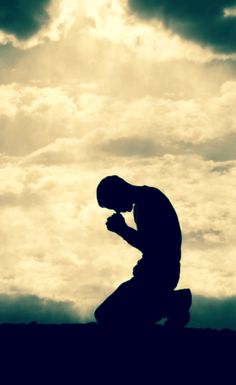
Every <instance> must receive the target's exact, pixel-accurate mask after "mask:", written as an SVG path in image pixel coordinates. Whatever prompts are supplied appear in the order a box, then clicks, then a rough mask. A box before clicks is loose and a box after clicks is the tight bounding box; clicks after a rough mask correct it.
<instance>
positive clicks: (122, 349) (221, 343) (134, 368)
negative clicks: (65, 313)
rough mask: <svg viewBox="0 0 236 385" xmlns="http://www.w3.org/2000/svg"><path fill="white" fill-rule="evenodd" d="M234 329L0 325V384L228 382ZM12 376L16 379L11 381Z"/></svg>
mask: <svg viewBox="0 0 236 385" xmlns="http://www.w3.org/2000/svg"><path fill="white" fill-rule="evenodd" d="M235 347H236V332H234V331H232V330H227V329H225V330H221V331H217V330H212V329H190V328H185V329H183V330H182V331H181V332H177V331H176V332H173V331H172V332H170V331H167V330H166V329H165V328H164V327H163V326H159V325H156V326H153V327H152V328H149V329H136V330H135V329H132V330H130V331H129V330H126V331H124V330H123V331H122V330H108V329H103V328H101V327H100V326H99V325H97V324H95V323H91V324H65V325H42V324H29V325H24V324H22V325H8V324H3V325H0V352H1V361H0V367H1V372H0V373H1V378H3V376H6V379H5V380H4V381H3V382H2V381H1V383H2V384H3V385H7V384H25V383H30V384H32V385H34V384H39V383H40V384H52V385H54V384H58V383H64V384H65V385H70V384H81V385H86V384H90V383H91V384H104V383H106V384H111V385H113V384H132V385H133V384H138V383H142V384H145V385H146V384H147V385H148V384H169V383H170V384H173V383H174V384H183V383H188V384H193V383H200V384H213V383H214V382H215V381H216V383H222V384H230V383H234V382H235V372H236V369H235ZM13 377H14V378H16V379H17V380H13Z"/></svg>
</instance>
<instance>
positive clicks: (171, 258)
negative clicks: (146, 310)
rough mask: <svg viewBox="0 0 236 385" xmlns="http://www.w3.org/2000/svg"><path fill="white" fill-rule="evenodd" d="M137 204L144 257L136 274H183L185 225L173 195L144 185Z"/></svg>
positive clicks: (167, 276)
mask: <svg viewBox="0 0 236 385" xmlns="http://www.w3.org/2000/svg"><path fill="white" fill-rule="evenodd" d="M140 189H141V190H140V195H139V198H138V200H137V201H136V203H135V206H134V220H135V223H136V225H137V231H138V235H139V239H140V243H141V251H142V253H143V255H142V259H141V260H140V261H139V262H138V264H137V265H136V266H135V267H134V269H133V274H134V277H146V278H147V277H149V278H150V279H153V278H155V279H157V280H159V281H160V280H163V282H164V281H165V282H166V280H168V279H170V280H171V279H175V278H173V277H175V276H177V278H176V279H177V281H178V277H179V266H180V263H179V262H180V258H181V242H182V236H181V229H180V225H179V221H178V217H177V214H176V212H175V210H174V208H173V206H172V204H171V203H170V201H169V199H168V198H167V197H166V196H165V195H164V194H163V193H162V192H161V191H160V190H158V189H157V188H154V187H148V186H142V187H141V188H140Z"/></svg>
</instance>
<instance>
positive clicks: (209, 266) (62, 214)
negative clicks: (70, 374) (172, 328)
mask: <svg viewBox="0 0 236 385" xmlns="http://www.w3.org/2000/svg"><path fill="white" fill-rule="evenodd" d="M235 105H236V1H230V0H229V1H222V0H219V1H214V2H213V1H210V0H209V1H206V0H204V2H203V1H202V0H201V1H199V0H198V1H196V0H191V1H190V0H186V1H181V2H178V1H176V0H175V1H174V0H163V1H158V0H156V1H151V0H145V1H144V0H129V1H127V0H96V1H95V0H80V1H79V0H34V1H29V2H27V1H23V0H11V1H10V2H9V1H8V0H0V166H1V168H0V180H1V183H0V222H1V226H0V240H1V251H0V253H1V256H0V322H5V321H6V322H20V321H26V322H28V321H32V320H37V321H39V322H57V321H58V322H63V321H65V322H75V321H78V320H80V321H87V320H92V319H93V318H92V317H93V316H92V314H93V311H94V309H95V308H96V306H97V305H98V304H99V303H100V302H101V301H102V300H103V299H104V298H105V297H106V296H107V295H108V294H109V293H111V292H112V291H113V290H114V289H115V288H116V287H117V285H118V284H119V283H121V282H122V281H123V280H127V279H129V278H130V276H131V273H132V267H133V265H134V264H135V263H136V261H137V260H138V259H139V258H140V254H139V252H138V251H137V250H135V249H132V248H131V247H130V246H129V245H128V244H126V243H125V242H124V241H122V239H121V238H119V237H118V236H117V235H115V234H113V233H111V232H108V231H107V230H106V227H105V221H106V218H107V216H109V215H111V212H109V210H105V209H103V210H102V209H100V208H99V207H98V206H97V202H96V196H95V193H96V186H97V184H98V183H99V181H100V180H101V179H102V178H103V177H104V176H106V175H112V174H117V175H119V176H121V177H123V178H124V179H126V180H127V181H128V182H130V183H133V184H136V185H144V184H146V185H151V186H156V187H158V188H159V189H160V190H161V191H163V192H164V193H165V194H166V195H167V196H168V197H169V199H170V200H171V202H172V204H173V205H174V207H175V209H176V211H177V214H178V216H179V220H180V224H181V227H182V232H183V253H182V272H181V279H180V282H179V286H178V287H179V288H185V287H189V288H191V290H192V293H193V296H194V302H193V308H192V323H191V324H190V325H193V326H201V327H219V328H220V327H231V328H236V280H235V271H236V260H235V244H236V239H235V233H236V212H235V188H236V178H235V176H236V153H235V140H236V108H235ZM126 218H127V222H128V223H129V224H130V225H133V220H132V217H131V215H130V214H129V215H126Z"/></svg>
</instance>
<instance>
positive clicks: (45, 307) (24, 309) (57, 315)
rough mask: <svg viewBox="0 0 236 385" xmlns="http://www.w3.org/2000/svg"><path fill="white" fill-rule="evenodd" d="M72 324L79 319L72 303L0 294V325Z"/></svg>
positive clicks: (26, 295)
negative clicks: (32, 323)
mask: <svg viewBox="0 0 236 385" xmlns="http://www.w3.org/2000/svg"><path fill="white" fill-rule="evenodd" d="M34 321H35V322H39V323H53V324H61V323H74V322H80V321H81V317H80V315H79V313H78V310H77V309H76V306H75V304H74V303H73V302H72V301H54V300H51V299H47V298H40V297H38V296H36V295H29V294H24V295H23V294H22V295H9V294H0V323H29V322H34Z"/></svg>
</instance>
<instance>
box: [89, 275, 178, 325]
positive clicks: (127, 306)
mask: <svg viewBox="0 0 236 385" xmlns="http://www.w3.org/2000/svg"><path fill="white" fill-rule="evenodd" d="M178 280H179V271H178V272H177V273H175V275H173V276H172V277H171V276H169V277H168V278H167V277H165V276H163V275H161V274H160V277H159V279H158V277H157V279H155V281H154V280H153V279H148V277H139V278H136V277H133V278H131V279H130V280H129V281H126V282H124V283H122V284H121V285H120V286H119V287H118V288H117V289H116V290H115V291H114V292H113V293H112V294H111V295H110V296H109V297H108V298H106V299H105V301H104V302H103V303H102V304H101V305H100V306H99V307H98V308H97V309H96V311H95V318H96V319H97V321H98V322H99V323H101V324H104V325H116V324H117V325H122V324H123V325H128V324H153V323H154V322H158V321H159V320H161V319H162V318H163V317H165V312H166V304H167V303H168V296H169V295H170V293H171V292H173V290H174V288H175V287H176V286H177V283H178Z"/></svg>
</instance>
